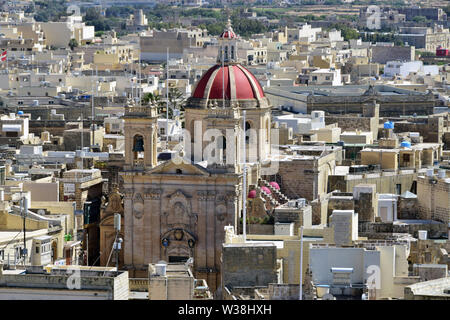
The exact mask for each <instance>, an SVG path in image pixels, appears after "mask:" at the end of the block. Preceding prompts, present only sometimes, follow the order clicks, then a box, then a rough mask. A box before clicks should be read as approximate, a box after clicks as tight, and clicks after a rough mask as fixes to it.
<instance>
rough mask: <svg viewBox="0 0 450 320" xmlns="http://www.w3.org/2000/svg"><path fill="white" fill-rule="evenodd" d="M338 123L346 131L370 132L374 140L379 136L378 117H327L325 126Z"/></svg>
mask: <svg viewBox="0 0 450 320" xmlns="http://www.w3.org/2000/svg"><path fill="white" fill-rule="evenodd" d="M332 123H337V124H338V127H339V128H341V130H342V132H344V131H355V130H356V129H358V130H361V131H368V132H372V133H373V138H374V139H376V138H377V136H378V118H376V117H351V116H332V115H327V116H325V124H326V125H330V124H332Z"/></svg>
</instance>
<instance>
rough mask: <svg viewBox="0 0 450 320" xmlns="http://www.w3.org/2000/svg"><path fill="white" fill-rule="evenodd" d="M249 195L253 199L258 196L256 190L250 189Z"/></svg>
mask: <svg viewBox="0 0 450 320" xmlns="http://www.w3.org/2000/svg"><path fill="white" fill-rule="evenodd" d="M248 197H249V198H251V199H253V198H256V190H250V192H249V193H248Z"/></svg>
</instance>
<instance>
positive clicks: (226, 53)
mask: <svg viewBox="0 0 450 320" xmlns="http://www.w3.org/2000/svg"><path fill="white" fill-rule="evenodd" d="M225 61H228V46H225Z"/></svg>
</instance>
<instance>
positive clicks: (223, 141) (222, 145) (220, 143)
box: [217, 136, 227, 161]
mask: <svg viewBox="0 0 450 320" xmlns="http://www.w3.org/2000/svg"><path fill="white" fill-rule="evenodd" d="M217 150H218V151H219V154H220V156H219V158H220V160H221V161H224V160H225V159H226V156H227V138H225V137H224V136H220V137H218V138H217Z"/></svg>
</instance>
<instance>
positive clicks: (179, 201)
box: [164, 190, 197, 231]
mask: <svg viewBox="0 0 450 320" xmlns="http://www.w3.org/2000/svg"><path fill="white" fill-rule="evenodd" d="M168 198H169V203H168V210H167V211H166V212H165V215H164V216H165V223H166V226H167V228H168V229H170V228H175V227H177V226H179V227H183V228H187V229H189V230H192V231H194V228H195V225H196V224H197V214H195V213H193V212H192V203H191V199H192V196H190V195H188V194H185V193H184V192H183V191H181V190H177V191H175V192H174V193H173V194H171V195H169V196H168Z"/></svg>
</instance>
